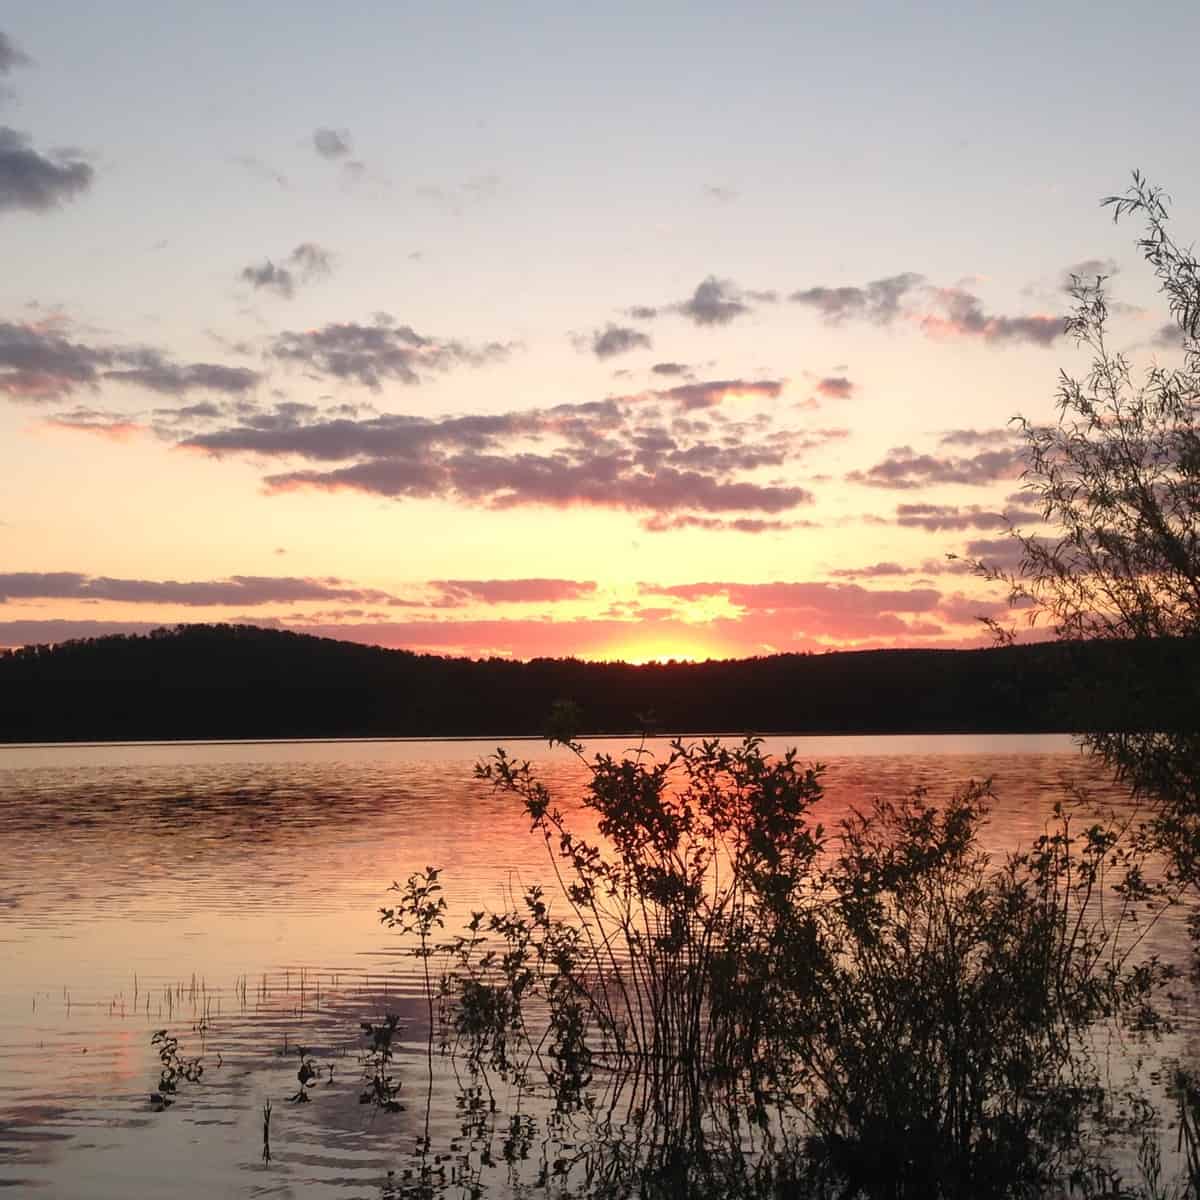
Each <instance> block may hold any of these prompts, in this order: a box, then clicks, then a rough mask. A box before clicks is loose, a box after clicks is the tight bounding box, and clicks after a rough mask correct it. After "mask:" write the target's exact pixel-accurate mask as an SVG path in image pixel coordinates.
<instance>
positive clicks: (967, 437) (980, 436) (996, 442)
mask: <svg viewBox="0 0 1200 1200" xmlns="http://www.w3.org/2000/svg"><path fill="white" fill-rule="evenodd" d="M1017 441H1018V437H1017V434H1016V433H1015V431H1014V430H1012V429H1011V428H1010V429H947V430H946V432H945V433H943V434H942V436H941V437H940V438H939V439H938V443H939V444H940V445H942V446H1012V445H1015V444H1016V443H1017Z"/></svg>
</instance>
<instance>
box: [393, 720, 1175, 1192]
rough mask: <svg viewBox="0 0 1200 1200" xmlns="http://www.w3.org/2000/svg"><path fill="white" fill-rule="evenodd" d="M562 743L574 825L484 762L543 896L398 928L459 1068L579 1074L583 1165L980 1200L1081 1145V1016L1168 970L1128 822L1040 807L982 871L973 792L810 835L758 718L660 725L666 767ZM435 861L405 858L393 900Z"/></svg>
mask: <svg viewBox="0 0 1200 1200" xmlns="http://www.w3.org/2000/svg"><path fill="white" fill-rule="evenodd" d="M560 740H563V742H564V744H565V745H566V746H567V747H568V748H569V749H570V750H571V751H573V752H574V753H575V754H576V755H577V756H578V757H579V759H580V761H581V762H582V763H583V764H584V765H585V766H586V767H587V772H588V774H587V779H586V785H585V789H584V794H583V796H582V802H581V806H580V808H581V810H582V811H579V810H577V816H576V819H575V822H574V823H577V821H578V818H579V817H583V818H585V819H587V820H588V821H590V822H592V823H594V826H595V829H596V835H595V836H594V837H591V838H587V837H583V836H581V835H579V834H577V833H576V832H574V830H573V828H572V824H573V821H572V819H571V818H569V817H568V816H567V815H566V814H565V813H564V811H563V810H562V809H561V808H560V807H558V806H557V805H556V803H555V801H554V799H553V797H552V796H551V794H550V793H549V791H548V790H547V788H546V787H545V785H544V784H543V783H542V782H541V781H540V780H539V779H538V778H537V776H536V775H535V773H534V771H533V769H532V767H531V766H530V764H529V763H527V762H521V761H517V760H514V759H512V758H510V757H509V756H508V755H507V754H505V753H504V751H502V750H501V751H499V752H498V753H497V754H496V755H495V756H494V757H493V758H491V759H490V760H489V761H488V762H486V763H484V764H482V765H481V766H480V767H479V768H478V774H479V776H480V777H481V778H482V779H485V780H488V781H490V782H491V783H492V784H493V785H494V786H496V787H497V788H499V789H501V790H503V791H506V792H509V793H511V794H513V795H514V796H516V797H517V798H518V799H519V800H520V801H521V803H522V804H523V805H524V807H525V810H526V812H527V813H528V815H529V817H530V819H531V821H532V825H533V830H534V831H535V832H536V833H538V834H540V835H541V836H542V838H543V839H544V841H545V843H546V847H547V850H548V852H549V859H550V862H551V864H552V868H553V871H554V874H555V879H556V884H557V890H556V893H555V895H554V897H553V899H549V898H548V897H547V895H546V893H545V892H544V891H543V890H542V889H541V888H538V887H533V888H530V889H529V890H528V891H527V893H526V894H525V896H524V897H523V901H522V902H521V904H520V905H517V906H515V907H514V908H513V910H512V911H508V912H503V913H493V914H491V915H487V914H484V913H482V912H476V913H474V914H472V918H471V920H470V922H469V923H468V925H467V928H466V930H465V931H464V933H463V934H462V935H460V936H458V937H456V938H453V939H450V940H449V941H446V942H444V943H440V944H437V945H433V944H431V943H430V942H429V941H428V934H429V932H430V930H431V928H432V925H433V923H434V922H435V921H437V922H438V923H440V919H441V914H442V911H443V909H442V907H441V906H440V905H441V898H440V896H439V897H437V899H436V904H437V905H438V907H436V911H435V910H434V909H433V908H428V907H426V908H425V910H424V911H426V913H427V914H428V915H427V918H426V920H425V922H424V925H422V924H421V923H420V922H419V921H417V920H415V918H412V917H410V918H408V919H407V920H406V921H405V922H404V923H405V924H407V925H408V927H409V928H410V929H412V930H413V931H414V932H416V933H417V934H418V936H419V937H420V938H421V950H420V951H419V952H420V953H422V954H423V956H424V957H425V959H426V962H428V961H429V958H430V957H432V956H434V955H436V956H438V957H439V958H441V960H442V964H443V970H442V973H441V978H440V981H439V985H438V986H439V991H440V994H441V997H442V1015H443V1023H444V1028H443V1036H444V1038H445V1040H446V1042H447V1043H449V1042H451V1041H453V1044H455V1045H457V1046H459V1047H461V1048H463V1049H464V1050H465V1051H466V1053H467V1055H468V1057H469V1059H470V1060H471V1061H472V1062H473V1063H476V1064H478V1063H481V1062H489V1063H491V1064H492V1065H493V1066H499V1067H500V1068H501V1069H503V1070H513V1071H516V1072H518V1073H521V1072H525V1071H527V1070H528V1069H529V1068H530V1067H531V1066H532V1065H533V1064H534V1063H535V1062H536V1063H537V1064H539V1065H540V1066H541V1067H542V1068H544V1072H545V1078H546V1082H547V1083H548V1084H549V1085H550V1086H551V1088H552V1089H553V1094H554V1095H555V1096H556V1098H557V1100H558V1105H559V1108H560V1110H561V1109H562V1108H563V1106H567V1108H569V1107H570V1106H572V1105H575V1106H579V1105H581V1104H586V1105H587V1106H588V1107H589V1109H590V1110H591V1111H595V1105H596V1100H595V1096H594V1095H593V1096H592V1097H591V1098H590V1100H589V1099H588V1098H587V1097H586V1096H585V1092H584V1089H586V1088H588V1086H589V1084H590V1083H591V1081H592V1078H593V1075H594V1074H596V1073H597V1072H602V1073H603V1076H602V1079H600V1080H599V1081H600V1082H601V1083H602V1091H603V1092H604V1094H605V1096H606V1100H605V1103H606V1104H607V1106H608V1107H607V1118H606V1120H607V1122H608V1126H609V1127H610V1129H616V1128H618V1127H619V1128H620V1129H621V1130H622V1131H623V1132H622V1133H621V1135H620V1136H614V1137H613V1138H612V1139H611V1145H609V1146H608V1149H607V1150H606V1151H605V1154H604V1155H602V1156H601V1159H603V1161H604V1162H605V1163H607V1164H608V1165H607V1166H606V1168H605V1178H606V1179H608V1183H607V1184H606V1185H605V1186H606V1187H610V1186H618V1184H619V1183H620V1181H618V1180H617V1179H615V1178H610V1173H611V1172H610V1168H613V1166H614V1164H621V1163H624V1164H625V1166H624V1167H621V1168H620V1169H619V1170H618V1174H619V1175H621V1177H622V1179H623V1180H624V1184H623V1185H621V1186H628V1185H630V1183H631V1181H635V1182H636V1186H637V1187H639V1188H640V1189H641V1190H642V1192H643V1194H646V1195H656V1194H662V1195H664V1196H665V1195H668V1194H712V1195H718V1194H733V1193H734V1192H735V1191H739V1190H744V1191H748V1192H752V1193H754V1194H764V1195H765V1194H769V1193H774V1192H779V1193H780V1194H783V1193H784V1192H791V1191H792V1190H794V1189H796V1188H801V1187H811V1188H814V1189H817V1190H818V1191H819V1190H822V1189H823V1188H825V1187H827V1186H833V1187H835V1188H836V1189H837V1190H838V1191H839V1192H840V1193H841V1194H843V1195H846V1196H850V1195H856V1194H862V1195H867V1196H872V1197H874V1196H880V1197H882V1196H888V1197H900V1196H909V1195H922V1196H927V1195H945V1196H951V1195H968V1194H969V1195H973V1196H980V1195H997V1196H998V1195H1007V1194H1014V1193H1015V1192H1018V1191H1021V1190H1031V1189H1036V1188H1039V1187H1041V1186H1042V1185H1043V1184H1045V1183H1047V1182H1049V1181H1050V1180H1051V1179H1052V1178H1063V1177H1064V1176H1065V1174H1066V1173H1068V1172H1069V1171H1070V1170H1071V1169H1072V1168H1073V1167H1075V1166H1077V1165H1078V1164H1079V1163H1080V1162H1081V1161H1082V1158H1083V1154H1084V1151H1083V1148H1082V1146H1081V1137H1082V1134H1081V1130H1082V1128H1083V1122H1084V1117H1085V1114H1087V1115H1088V1117H1089V1119H1094V1115H1095V1113H1096V1111H1097V1110H1098V1109H1099V1108H1101V1107H1102V1100H1103V1093H1102V1089H1100V1087H1099V1085H1098V1081H1097V1077H1096V1074H1095V1072H1094V1071H1093V1070H1092V1069H1091V1068H1090V1066H1089V1063H1088V1060H1087V1058H1086V1053H1085V1051H1086V1039H1085V1034H1086V1033H1087V1031H1088V1030H1089V1028H1090V1027H1091V1026H1093V1025H1094V1024H1096V1023H1097V1022H1099V1021H1103V1020H1114V1021H1123V1022H1124V1023H1125V1024H1126V1025H1127V1026H1128V1027H1130V1028H1137V1029H1144V1028H1146V1027H1150V1026H1153V1025H1154V1024H1155V1022H1156V1020H1157V1017H1156V1015H1155V1012H1154V1010H1153V1008H1152V1007H1151V1001H1152V999H1153V996H1154V992H1155V989H1156V987H1157V985H1158V984H1159V983H1160V982H1161V981H1162V979H1163V977H1164V975H1165V972H1164V970H1163V969H1162V968H1161V967H1160V966H1159V965H1158V964H1157V963H1156V962H1155V961H1154V960H1153V959H1152V958H1151V959H1148V960H1146V961H1144V962H1142V963H1140V964H1138V965H1132V960H1131V958H1130V954H1131V951H1132V949H1133V948H1134V946H1135V945H1136V944H1137V938H1136V936H1135V935H1134V934H1133V932H1132V927H1131V922H1132V921H1133V920H1134V919H1135V918H1136V916H1137V914H1138V912H1139V910H1141V909H1143V908H1145V907H1146V906H1147V905H1153V904H1154V903H1155V902H1156V901H1157V899H1158V897H1157V892H1156V890H1155V889H1154V888H1151V887H1149V886H1148V885H1147V884H1146V883H1145V882H1144V880H1143V879H1142V876H1141V873H1140V870H1139V864H1138V862H1137V860H1136V858H1135V857H1134V856H1133V855H1132V853H1131V852H1130V851H1129V850H1127V849H1126V847H1125V841H1124V831H1123V830H1121V829H1119V828H1118V829H1110V828H1107V827H1104V826H1101V825H1093V826H1091V827H1089V828H1086V829H1084V830H1083V831H1081V832H1077V831H1075V830H1074V829H1073V828H1072V825H1071V822H1070V821H1069V820H1068V819H1067V818H1066V817H1065V816H1064V815H1062V814H1059V819H1058V820H1057V821H1056V823H1055V824H1054V825H1053V826H1052V827H1051V828H1050V830H1049V831H1048V832H1047V833H1046V834H1045V835H1044V836H1042V837H1041V838H1039V839H1038V840H1037V841H1035V843H1034V845H1033V846H1032V847H1031V848H1030V849H1029V850H1027V851H1025V852H1023V853H1020V854H1016V855H1011V856H1009V857H1008V858H1006V859H1005V861H1004V862H1003V863H1001V864H999V865H996V864H993V863H992V862H991V861H990V859H989V857H988V856H987V855H986V854H985V853H984V852H983V851H982V849H981V847H980V841H979V836H980V829H981V827H982V825H983V823H984V821H985V819H986V812H987V803H988V800H989V798H990V792H989V790H988V788H987V786H986V785H972V786H970V787H968V788H967V789H965V790H964V791H963V792H962V793H961V794H960V795H958V796H956V797H955V798H953V799H952V800H951V801H949V802H948V803H945V804H942V805H935V804H933V803H931V802H929V801H928V800H927V799H926V798H925V797H924V796H923V795H921V794H920V793H917V794H914V795H912V796H909V797H907V798H905V799H903V800H901V801H899V802H896V803H888V802H883V801H880V802H876V803H874V804H873V805H872V806H870V807H868V808H865V809H864V811H862V812H852V813H851V814H850V815H849V816H847V817H846V818H845V819H844V820H842V821H841V822H840V823H839V825H838V827H837V828H836V829H834V830H833V831H831V832H830V831H826V830H825V829H824V828H823V827H822V825H821V824H820V822H819V821H817V820H816V811H817V809H818V806H819V805H820V802H821V800H822V788H821V768H820V767H819V766H816V767H809V766H804V765H802V764H801V763H800V762H799V761H798V759H797V757H796V755H795V753H794V752H789V753H787V754H785V755H783V756H782V757H779V758H771V757H770V756H768V755H766V754H765V753H764V752H763V749H762V745H761V742H760V741H759V740H758V739H755V738H749V739H746V740H745V741H744V742H742V743H741V744H740V745H736V746H726V745H723V744H721V743H720V742H718V741H715V740H714V741H701V742H699V743H695V744H689V743H684V742H682V741H675V742H673V743H672V744H671V749H670V752H669V754H668V755H667V757H666V758H665V759H662V760H659V759H656V758H655V757H654V756H653V755H652V754H651V753H650V751H649V750H648V749H647V748H646V747H645V746H644V745H643V747H642V748H640V749H639V750H637V751H636V752H634V753H633V754H632V755H631V756H628V757H625V758H622V759H615V758H613V757H611V756H609V755H604V754H601V755H597V756H595V757H594V758H591V759H589V758H587V757H586V756H585V754H584V752H583V747H582V746H581V745H579V744H578V743H577V742H575V741H573V740H572V739H570V738H569V737H566V738H564V739H560ZM431 878H432V879H436V872H433V871H430V872H427V873H426V875H425V876H424V877H421V878H418V877H414V879H413V880H410V881H409V893H410V895H409V910H410V912H413V913H419V912H421V911H422V905H425V906H428V905H429V904H430V902H431V901H430V896H429V895H428V894H425V893H423V892H422V888H423V887H424V886H426V885H427V884H428V882H429V880H430V879H431ZM1101 897H1103V898H1104V900H1105V902H1104V903H1103V904H1101V903H1100V900H1101ZM556 908H557V909H558V912H561V914H562V915H558V913H556V912H555V911H554V909H556ZM384 919H385V921H388V923H390V924H400V923H401V922H400V921H398V920H397V919H396V914H394V913H392V912H389V911H386V910H385V913H384ZM1142 928H1144V926H1143V927H1142ZM429 996H430V1005H431V1008H432V996H433V991H432V984H431V985H430V990H429ZM621 1114H623V1116H621ZM630 1129H635V1130H637V1134H636V1137H635V1138H634V1140H633V1143H632V1145H630V1144H629V1142H628V1141H627V1140H623V1139H626V1138H627V1135H628V1131H629V1130H630ZM598 1161H599V1160H598ZM626 1168H627V1169H626ZM739 1181H740V1182H739Z"/></svg>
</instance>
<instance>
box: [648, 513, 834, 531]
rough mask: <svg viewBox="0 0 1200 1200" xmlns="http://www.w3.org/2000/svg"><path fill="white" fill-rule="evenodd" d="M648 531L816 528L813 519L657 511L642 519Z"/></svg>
mask: <svg viewBox="0 0 1200 1200" xmlns="http://www.w3.org/2000/svg"><path fill="white" fill-rule="evenodd" d="M642 528H643V529H644V530H645V531H646V532H647V533H673V532H674V531H675V530H678V529H704V530H708V531H710V532H727V533H782V532H784V531H785V530H789V529H815V528H817V526H816V524H815V522H813V521H779V520H774V519H767V518H763V517H734V518H732V519H727V518H725V517H698V516H695V515H694V514H691V513H685V514H683V515H679V514H672V515H667V514H663V513H655V514H654V515H653V516H651V517H646V518H645V519H644V520H643V521H642Z"/></svg>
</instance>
